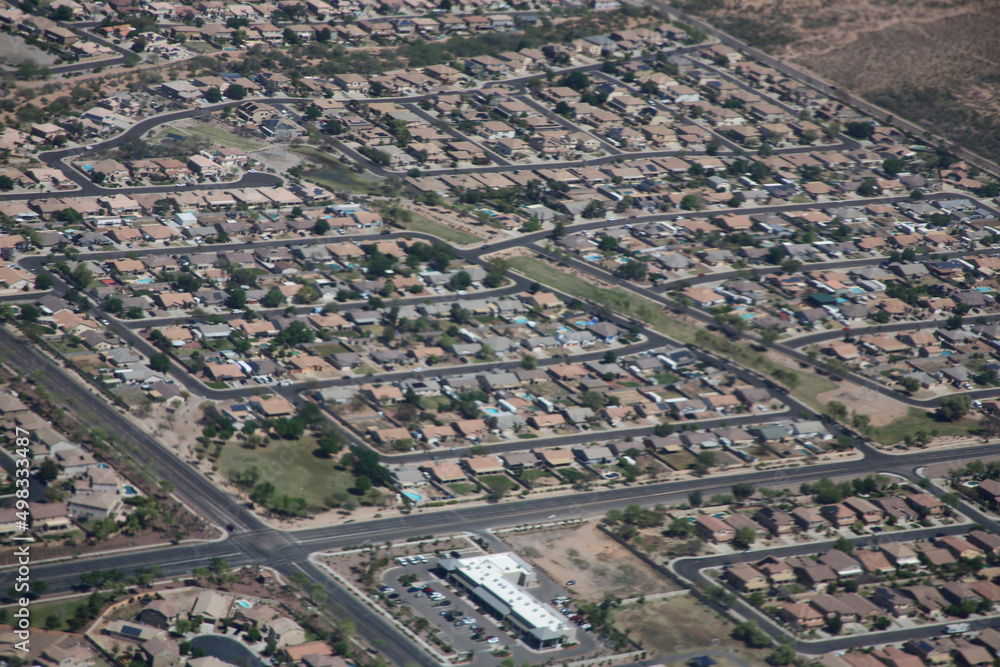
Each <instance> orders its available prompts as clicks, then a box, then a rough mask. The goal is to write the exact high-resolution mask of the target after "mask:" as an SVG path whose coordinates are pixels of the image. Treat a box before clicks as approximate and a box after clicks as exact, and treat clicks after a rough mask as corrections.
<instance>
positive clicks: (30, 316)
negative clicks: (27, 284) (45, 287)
mask: <svg viewBox="0 0 1000 667" xmlns="http://www.w3.org/2000/svg"><path fill="white" fill-rule="evenodd" d="M41 316H42V313H41V311H40V310H38V308H36V307H35V306H33V305H31V304H30V303H24V304H21V320H22V321H24V322H37V321H38V318H39V317H41Z"/></svg>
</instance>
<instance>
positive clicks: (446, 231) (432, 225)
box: [406, 212, 483, 245]
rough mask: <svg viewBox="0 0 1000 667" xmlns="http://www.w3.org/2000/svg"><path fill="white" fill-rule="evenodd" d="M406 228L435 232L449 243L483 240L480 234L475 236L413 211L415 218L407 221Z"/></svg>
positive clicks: (434, 233)
mask: <svg viewBox="0 0 1000 667" xmlns="http://www.w3.org/2000/svg"><path fill="white" fill-rule="evenodd" d="M406 228H407V229H411V230H413V231H415V232H423V233H424V234H433V235H434V236H436V237H438V238H439V239H441V240H442V241H448V242H449V243H458V244H460V245H461V244H463V243H478V242H480V241H482V240H483V239H481V238H480V237H478V236H473V235H472V234H466V233H465V232H462V231H459V230H457V229H452V228H451V227H447V226H445V225H441V224H438V223H436V222H434V221H433V220H431V219H429V218H425V217H424V216H422V215H420V214H419V213H416V212H414V213H413V219H412V220H410V221H409V222H407V223H406Z"/></svg>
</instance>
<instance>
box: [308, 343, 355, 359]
mask: <svg viewBox="0 0 1000 667" xmlns="http://www.w3.org/2000/svg"><path fill="white" fill-rule="evenodd" d="M313 351H314V352H315V353H316V354H317V355H318V356H321V357H325V356H326V355H328V354H340V353H341V352H347V348H346V347H344V346H343V345H341V344H340V343H323V344H321V345H314V346H313Z"/></svg>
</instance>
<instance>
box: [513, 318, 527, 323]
mask: <svg viewBox="0 0 1000 667" xmlns="http://www.w3.org/2000/svg"><path fill="white" fill-rule="evenodd" d="M527 321H528V318H527V317H518V318H515V319H514V322H515V323H517V324H525V323H527Z"/></svg>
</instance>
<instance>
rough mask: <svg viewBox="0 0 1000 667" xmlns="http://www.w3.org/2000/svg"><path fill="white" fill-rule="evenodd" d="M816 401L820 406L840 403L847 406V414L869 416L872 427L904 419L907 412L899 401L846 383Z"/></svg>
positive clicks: (825, 393) (820, 395) (818, 397)
mask: <svg viewBox="0 0 1000 667" xmlns="http://www.w3.org/2000/svg"><path fill="white" fill-rule="evenodd" d="M816 399H817V400H818V401H819V402H820V403H821V404H822V405H826V404H827V403H829V402H830V401H840V402H841V403H843V404H844V405H846V406H847V410H848V412H857V413H858V414H865V415H869V416H870V417H871V424H872V426H885V425H886V424H888V423H890V422H891V421H893V420H894V419H898V418H900V417H905V416H906V414H907V412H908V408H907V407H906V405H904V404H903V403H900V402H899V401H896V400H893V399H892V398H889V397H888V396H884V395H882V394H880V393H878V392H876V391H872V390H871V389H865V388H864V387H859V386H857V385H853V384H847V383H846V382H845V383H841V386H839V387H837V388H836V389H834V390H832V391H827V392H823V393H822V394H819V395H818V396H817V397H816Z"/></svg>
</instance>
